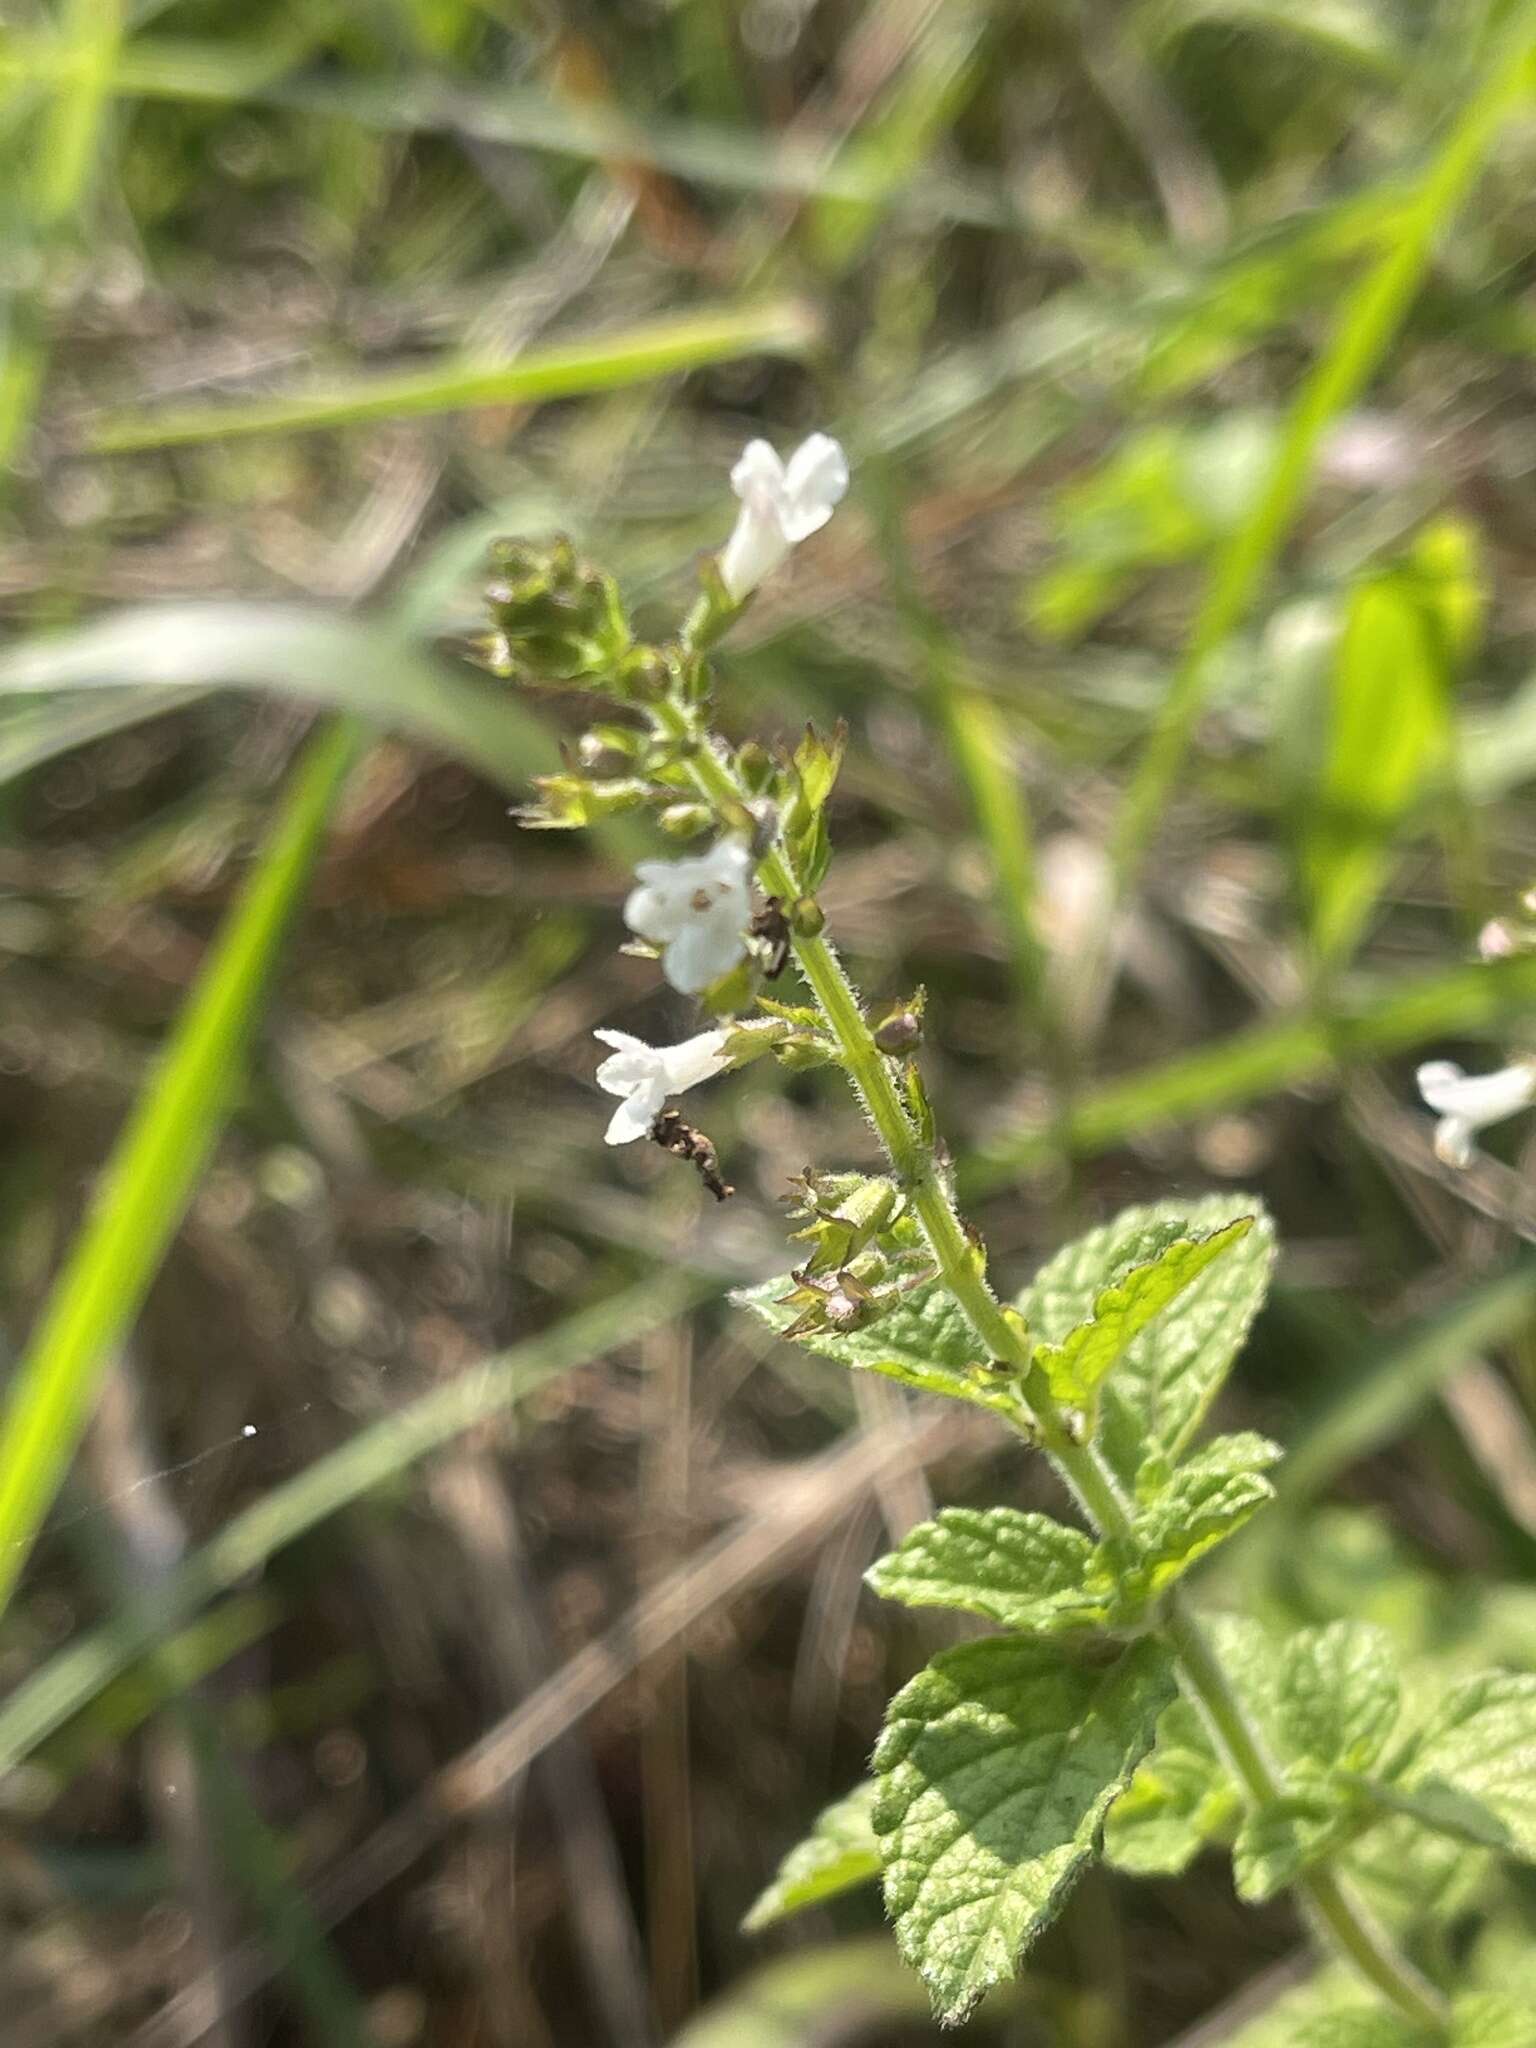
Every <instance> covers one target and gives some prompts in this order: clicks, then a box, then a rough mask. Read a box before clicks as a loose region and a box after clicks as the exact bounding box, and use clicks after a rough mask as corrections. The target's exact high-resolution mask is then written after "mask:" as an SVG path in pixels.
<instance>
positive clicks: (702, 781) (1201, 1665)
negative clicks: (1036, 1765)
mask: <svg viewBox="0 0 1536 2048" xmlns="http://www.w3.org/2000/svg"><path fill="white" fill-rule="evenodd" d="M653 717H654V721H655V724H656V727H657V730H658V732H660V733H661V734H663V735H665V736H666V737H667V738H669V739H671V740H674V741H677V740H681V741H684V742H688V743H691V750H690V751H689V753H688V755H687V761H688V766H689V771H690V774H691V777H692V780H693V783H694V786H695V788H696V789H697V790H698V791H699V793H700V795H701V796H703V797H704V798H705V799H706V800H707V801H708V802H709V804H710V805H711V806H712V808H714V809H715V810H716V811H717V812H724V813H726V814H730V813H732V812H739V811H740V809H741V807H742V806H743V805H744V804H745V803H746V802H747V792H746V790H745V789H744V788H743V787H742V785H741V784H740V782H739V781H738V779H737V777H736V775H735V774H734V772H733V770H732V769H731V767H730V766H729V764H728V763H727V762H726V761H725V760H724V759H723V758H722V757H721V755H720V754H719V753H718V752H716V750H715V748H714V747H713V745H712V744H711V742H710V740H709V738H708V736H707V735H706V734H705V733H704V732H703V731H702V730H701V727H700V723H699V721H698V719H697V717H696V715H695V714H694V713H693V712H692V711H691V710H690V709H689V708H687V707H685V706H683V705H680V704H676V703H673V702H671V701H668V702H666V703H664V704H661V705H658V706H656V707H655V709H654V711H653ZM758 876H759V879H760V881H761V882H762V885H763V887H764V888H765V889H766V890H768V891H769V892H770V893H771V894H772V895H774V896H777V897H778V898H780V899H781V901H783V902H785V903H786V904H788V903H793V902H795V901H797V900H798V899H799V897H800V896H801V894H802V891H801V888H800V884H799V878H798V877H797V876H796V875H795V873H794V871H793V869H792V867H791V866H790V863H789V861H788V859H787V857H786V856H785V854H784V851H783V849H782V847H780V846H778V845H777V844H775V845H773V846H770V847H769V848H768V850H767V851H766V852H765V853H764V854H763V856H762V857H761V859H760V861H759V864H758ZM793 944H794V952H795V958H796V961H797V963H798V965H799V968H800V972H801V974H802V976H803V977H804V979H805V981H806V984H807V985H808V987H809V988H810V991H811V993H812V994H813V995H814V996H815V998H816V1001H817V1003H818V1004H819V1006H820V1008H821V1011H822V1014H823V1016H824V1017H825V1019H826V1022H827V1026H828V1028H829V1030H830V1031H831V1033H832V1035H833V1037H834V1038H835V1039H836V1041H837V1045H838V1050H839V1052H840V1053H841V1055H842V1060H843V1064H844V1066H845V1067H846V1069H847V1072H848V1076H849V1079H850V1081H851V1083H852V1085H853V1088H854V1092H855V1093H856V1094H857V1096H858V1098H859V1100H860V1101H861V1102H862V1104H863V1106H864V1108H865V1110H866V1112H867V1113H868V1115H869V1119H870V1121H871V1123H872V1124H873V1125H874V1127H875V1130H876V1132H877V1134H878V1136H879V1138H880V1141H881V1144H882V1145H883V1146H884V1148H885V1151H886V1154H887V1156H888V1157H889V1159H890V1162H891V1165H892V1167H893V1168H894V1170H895V1172H896V1175H897V1178H898V1180H899V1181H900V1183H901V1185H902V1187H903V1189H904V1191H905V1193H906V1196H907V1200H908V1201H909V1203H910V1204H911V1208H912V1213H913V1214H914V1215H915V1217H916V1218H917V1221H918V1223H919V1225H920V1227H921V1229H922V1232H923V1235H924V1237H925V1239H926V1240H927V1243H928V1247H929V1249H930V1251H931V1252H932V1254H933V1257H934V1262H935V1264H936V1265H937V1267H938V1272H939V1279H940V1282H941V1284H942V1285H943V1286H944V1287H945V1288H946V1289H947V1291H948V1293H949V1294H950V1296H951V1298H952V1299H953V1300H954V1301H955V1302H956V1304H957V1305H958V1306H959V1308H960V1309H961V1311H962V1312H963V1314H964V1315H965V1317H966V1320H967V1321H968V1322H969V1324H970V1325H971V1328H972V1330H973V1331H974V1332H975V1335H976V1337H977V1340H978V1342H979V1343H980V1344H981V1345H982V1346H983V1348H984V1350H985V1351H986V1353H987V1355H988V1356H989V1357H990V1358H994V1359H996V1360H998V1361H999V1362H1000V1363H1001V1364H1003V1365H1006V1366H1009V1367H1011V1368H1013V1369H1014V1370H1015V1371H1017V1372H1018V1373H1019V1374H1020V1376H1022V1375H1024V1374H1025V1373H1027V1372H1028V1370H1029V1366H1030V1357H1029V1343H1028V1338H1027V1336H1026V1335H1025V1333H1024V1331H1023V1330H1022V1329H1021V1327H1020V1326H1019V1325H1018V1323H1017V1322H1016V1320H1014V1319H1013V1318H1011V1317H1010V1316H1009V1315H1008V1314H1007V1313H1006V1312H1005V1310H1004V1308H1003V1304H1002V1303H1001V1302H1000V1301H999V1300H998V1298H997V1296H996V1295H995V1294H994V1293H993V1291H992V1288H991V1286H990V1285H989V1284H988V1281H987V1278H986V1274H985V1271H984V1269H983V1266H982V1264H981V1262H980V1261H979V1260H978V1259H977V1258H976V1256H975V1248H974V1242H973V1240H972V1238H971V1235H970V1233H969V1232H968V1231H967V1229H966V1225H965V1222H964V1220H963V1218H962V1217H961V1215H960V1212H959V1210H958V1209H957V1208H956V1206H955V1201H954V1197H953V1194H952V1193H951V1190H950V1186H949V1183H948V1180H947V1178H946V1176H945V1174H944V1172H943V1170H942V1169H941V1167H940V1165H939V1162H938V1159H937V1158H936V1156H935V1154H934V1150H933V1148H932V1146H931V1145H929V1144H928V1143H926V1142H925V1140H924V1138H923V1137H922V1135H921V1133H920V1132H919V1131H918V1130H917V1128H916V1127H915V1125H914V1124H913V1122H912V1119H911V1116H910V1115H909V1114H908V1111H907V1108H906V1105H905V1103H904V1102H903V1100H902V1097H901V1094H900V1092H899V1090H898V1088H897V1085H896V1081H895V1078H894V1073H893V1068H892V1063H891V1061H890V1060H889V1059H888V1058H887V1057H886V1055H885V1054H884V1053H882V1052H881V1050H880V1048H879V1047H878V1046H877V1045H876V1043H875V1040H874V1035H873V1033H872V1032H871V1030H870V1027H869V1023H868V1020H867V1019H866V1017H865V1014H864V1009H863V1005H862V1004H861V1002H860V1000H859V997H858V994H857V991H856V990H855V988H854V986H853V983H852V982H851V981H850V979H849V977H848V974H847V971H846V970H845V969H844V967H843V964H842V962H841V960H839V958H838V956H837V953H836V951H835V949H834V948H833V946H832V944H831V941H830V940H829V939H828V938H827V937H826V935H825V934H824V933H820V932H818V933H816V934H814V935H803V934H797V935H796V936H795V938H794V941H793ZM1031 1394H1032V1399H1033V1420H1034V1425H1035V1428H1036V1430H1037V1432H1038V1435H1039V1438H1040V1442H1041V1445H1042V1447H1043V1448H1044V1450H1045V1452H1046V1455H1047V1456H1048V1457H1049V1458H1050V1460H1051V1462H1052V1463H1053V1464H1054V1466H1055V1467H1056V1469H1057V1471H1058V1472H1059V1473H1060V1475H1061V1477H1062V1479H1063V1480H1064V1481H1065V1483H1066V1485H1067V1486H1068V1487H1069V1489H1070V1490H1071V1492H1072V1494H1073V1495H1074V1497H1075V1498H1076V1500H1077V1501H1078V1503H1079V1505H1080V1506H1081V1508H1082V1510H1083V1512H1084V1514H1085V1515H1086V1516H1087V1518H1088V1519H1089V1521H1090V1522H1092V1523H1093V1525H1094V1526H1095V1527H1096V1528H1097V1529H1098V1531H1099V1533H1100V1534H1101V1535H1108V1536H1123V1535H1125V1534H1126V1533H1127V1532H1128V1530H1129V1527H1130V1509H1129V1507H1128V1505H1127V1503H1126V1500H1125V1498H1124V1495H1123V1494H1122V1492H1121V1490H1120V1487H1119V1484H1118V1483H1117V1481H1116V1479H1115V1476H1114V1474H1113V1473H1112V1472H1111V1471H1110V1469H1109V1467H1108V1466H1107V1464H1106V1463H1105V1462H1104V1460H1103V1458H1102V1457H1101V1456H1100V1455H1099V1453H1098V1451H1097V1450H1096V1449H1095V1448H1094V1446H1093V1445H1091V1444H1083V1443H1080V1442H1078V1441H1077V1439H1076V1438H1075V1437H1074V1435H1073V1433H1072V1431H1071V1429H1070V1428H1069V1426H1068V1422H1067V1419H1066V1417H1065V1415H1064V1414H1063V1413H1062V1411H1061V1410H1060V1409H1059V1408H1058V1407H1057V1406H1056V1404H1055V1403H1054V1402H1053V1401H1052V1400H1051V1398H1050V1396H1049V1395H1048V1394H1047V1393H1046V1392H1045V1391H1044V1390H1043V1389H1041V1388H1039V1387H1038V1382H1037V1383H1036V1384H1035V1385H1034V1386H1032V1388H1031ZM1164 1633H1165V1635H1166V1638H1167V1640H1168V1642H1169V1645H1170V1647H1171V1648H1172V1650H1173V1652H1174V1656H1175V1659H1176V1662H1177V1667H1178V1673H1179V1679H1180V1683H1181V1685H1182V1686H1183V1688H1184V1690H1185V1692H1186V1693H1187V1694H1188V1696H1189V1697H1190V1699H1191V1700H1192V1701H1193V1702H1194V1704H1195V1706H1196V1708H1197V1709H1198V1711H1199V1712H1200V1714H1201V1716H1202V1718H1203V1719H1204V1721H1205V1723H1206V1725H1207V1727H1208V1728H1209V1730H1210V1732H1211V1735H1212V1737H1213V1739H1214V1740H1215V1741H1216V1743H1217V1745H1218V1747H1219V1749H1220V1751H1221V1753H1222V1754H1223V1755H1224V1756H1225V1758H1226V1760H1227V1763H1228V1765H1229V1766H1230V1768H1231V1770H1232V1772H1233V1775H1234V1776H1235V1777H1236V1779H1237V1781H1238V1783H1239V1784H1240V1785H1241V1787H1242V1789H1243V1791H1244V1794H1245V1795H1246V1797H1247V1798H1248V1800H1249V1801H1250V1803H1251V1804H1253V1805H1259V1804H1262V1803H1265V1802H1268V1801H1271V1800H1274V1799H1277V1798H1279V1797H1281V1796H1282V1795H1283V1794H1284V1791H1285V1783H1284V1779H1283V1777H1282V1775H1281V1773H1280V1771H1279V1770H1278V1769H1277V1767H1276V1765H1275V1764H1274V1762H1273V1761H1272V1760H1271V1759H1270V1757H1269V1755H1268V1753H1267V1751H1266V1749H1265V1746H1264V1742H1263V1738H1262V1736H1261V1735H1260V1733H1259V1731H1258V1729H1257V1728H1255V1727H1254V1725H1253V1723H1252V1721H1251V1720H1250V1719H1249V1716H1248V1713H1247V1710H1246V1708H1245V1707H1244V1705H1243V1702H1242V1700H1241V1698H1240V1697H1239V1695H1238V1693H1237V1691H1236V1690H1235V1688H1234V1687H1233V1685H1232V1683H1231V1681H1230V1679H1229V1678H1228V1676H1227V1674H1226V1672H1225V1671H1224V1669H1223V1668H1222V1665H1221V1661H1220V1659H1219V1658H1218V1656H1217V1654H1216V1651H1215V1648H1214V1646H1213V1645H1212V1643H1211V1641H1210V1638H1209V1636H1208V1635H1207V1634H1206V1632H1205V1630H1204V1629H1203V1628H1202V1627H1201V1624H1200V1621H1199V1618H1198V1616H1197V1615H1196V1614H1195V1612H1194V1610H1193V1609H1192V1608H1191V1607H1190V1606H1189V1605H1188V1603H1187V1602H1186V1601H1185V1600H1183V1599H1182V1598H1181V1597H1180V1596H1179V1595H1178V1594H1177V1593H1175V1594H1174V1595H1173V1597H1172V1598H1171V1599H1170V1600H1169V1603H1168V1607H1167V1613H1166V1619H1165V1625H1164ZM1296 1889H1297V1891H1298V1893H1299V1895H1300V1897H1301V1899H1302V1902H1303V1904H1304V1905H1305V1907H1306V1910H1307V1913H1308V1917H1309V1918H1310V1920H1311V1922H1312V1924H1313V1926H1314V1928H1315V1929H1316V1930H1317V1932H1318V1934H1319V1935H1320V1936H1321V1937H1322V1939H1323V1940H1324V1941H1325V1942H1327V1943H1328V1944H1329V1945H1331V1946H1332V1947H1333V1948H1334V1949H1335V1950H1336V1951H1337V1952H1338V1954H1339V1955H1340V1956H1342V1957H1344V1958H1345V1959H1347V1960H1348V1961H1349V1962H1350V1963H1351V1964H1352V1965H1353V1966H1354V1967H1355V1969H1356V1970H1357V1971H1358V1972H1359V1973H1360V1974H1361V1975H1362V1976H1363V1977H1364V1978H1365V1979H1366V1980H1367V1982H1369V1983H1370V1984H1371V1985H1372V1986H1373V1987H1374V1988H1375V1989H1376V1990H1377V1991H1379V1992H1380V1993H1381V1994H1382V1996H1383V1997H1384V1998H1386V1999H1387V2000H1388V2001H1389V2002H1390V2003H1391V2004H1392V2005H1393V2006H1395V2007H1396V2009H1397V2010H1398V2011H1399V2012H1400V2013H1402V2014H1403V2015H1404V2016H1405V2017H1407V2018H1408V2019H1411V2020H1412V2021H1414V2022H1415V2023H1416V2024H1417V2025H1420V2026H1427V2027H1431V2028H1434V2029H1437V2030H1443V2029H1444V2027H1445V2024H1446V2006H1445V2002H1444V2000H1443V1999H1442V1998H1441V1997H1440V1995H1439V1993H1438V1992H1437V1991H1436V1990H1435V1988H1434V1987H1433V1985H1431V1984H1430V1983H1429V1982H1428V1981H1427V1980H1426V1979H1425V1978H1424V1977H1423V1976H1421V1974H1420V1973H1419V1972H1418V1971H1417V1970H1416V1969H1415V1968H1414V1966H1413V1965H1412V1964H1411V1963H1410V1962H1409V1961H1408V1960H1407V1958H1406V1957H1404V1956H1401V1955H1399V1954H1398V1953H1397V1951H1396V1950H1395V1949H1394V1948H1393V1946H1392V1943H1391V1941H1390V1940H1389V1938H1388V1936H1387V1935H1386V1933H1385V1932H1384V1930H1383V1929H1382V1928H1380V1927H1379V1926H1378V1925H1377V1924H1376V1922H1375V1921H1374V1919H1373V1918H1372V1917H1371V1915H1370V1913H1369V1912H1368V1910H1367V1909H1366V1907H1365V1906H1364V1904H1363V1903H1362V1901H1360V1900H1359V1899H1357V1898H1356V1897H1355V1896H1354V1895H1353V1894H1352V1892H1351V1891H1350V1890H1349V1889H1348V1887H1347V1886H1346V1885H1345V1884H1344V1882H1343V1881H1342V1880H1341V1879H1340V1878H1339V1877H1337V1876H1336V1875H1335V1874H1334V1873H1332V1872H1331V1871H1327V1870H1319V1871H1310V1872H1307V1873H1304V1874H1303V1876H1302V1877H1300V1878H1299V1879H1298V1880H1297V1885H1296Z"/></svg>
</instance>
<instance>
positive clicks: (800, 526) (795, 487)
mask: <svg viewBox="0 0 1536 2048" xmlns="http://www.w3.org/2000/svg"><path fill="white" fill-rule="evenodd" d="M731 489H732V490H733V491H734V492H735V493H736V495H737V497H738V498H740V500H741V510H740V512H739V513H738V514H737V515H736V525H735V529H734V531H733V532H732V534H731V537H730V539H729V540H728V541H727V542H726V544H725V549H724V551H723V553H722V554H721V556H720V577H721V581H722V582H723V583H724V584H725V587H726V589H727V590H728V591H729V592H730V594H731V596H732V597H733V598H735V600H736V602H737V603H738V604H740V602H741V601H742V599H743V598H745V597H750V596H751V594H752V592H753V591H754V590H756V588H757V586H758V585H759V583H761V582H762V580H763V578H764V577H765V576H771V575H772V574H773V572H774V570H775V569H777V568H778V567H779V565H780V564H781V563H782V562H784V561H785V560H786V559H787V557H788V555H789V551H790V549H791V548H793V547H796V546H798V544H799V543H800V542H801V541H803V540H806V539H808V538H809V537H810V535H811V534H813V533H817V532H819V531H820V529H821V528H822V527H823V526H825V525H826V523H827V521H828V520H829V519H830V518H831V517H832V514H833V512H834V510H835V509H836V508H837V506H838V505H839V504H841V502H842V499H843V495H844V493H845V492H846V491H847V489H848V458H847V456H846V455H845V454H844V453H843V451H842V447H841V445H840V444H839V443H838V442H836V441H834V440H833V439H832V437H831V435H830V434H812V435H811V437H810V439H809V440H808V441H802V442H801V443H800V446H799V447H798V448H797V449H796V450H795V452H794V454H793V455H791V457H790V458H789V461H788V463H787V464H786V463H783V462H780V460H779V458H778V456H777V455H776V454H775V453H774V451H773V449H772V448H770V447H769V445H768V443H767V442H766V441H749V442H748V443H747V445H746V447H745V448H744V449H743V450H742V453H741V458H740V460H739V461H738V462H737V464H736V467H735V468H734V469H733V470H732V471H731Z"/></svg>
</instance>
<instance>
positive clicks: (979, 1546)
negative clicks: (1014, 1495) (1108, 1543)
mask: <svg viewBox="0 0 1536 2048" xmlns="http://www.w3.org/2000/svg"><path fill="white" fill-rule="evenodd" d="M1093 1557H1094V1545H1093V1542H1092V1540H1091V1539H1090V1538H1089V1537H1087V1536H1084V1535H1083V1534H1082V1533H1081V1532H1080V1531H1079V1530H1077V1529H1069V1528H1067V1526H1066V1525H1065V1524H1064V1523H1062V1522H1057V1521H1054V1520H1052V1518H1051V1517H1050V1516H1049V1515H1031V1514H1024V1513H1022V1512H1021V1511H1020V1510H1019V1509H1017V1508H989V1509H986V1510H984V1511H983V1510H978V1509H973V1508H945V1509H943V1510H942V1512H941V1513H940V1514H939V1515H938V1516H937V1518H936V1519H935V1520H933V1521H931V1522H919V1523H918V1525H917V1527H916V1528H915V1529H912V1530H910V1531H909V1532H908V1534H907V1536H906V1537H905V1538H904V1539H903V1541H902V1543H901V1544H900V1546H899V1548H897V1549H896V1550H893V1551H892V1552H891V1553H890V1555H889V1556H888V1557H882V1558H881V1559H880V1561H879V1563H878V1564H876V1565H875V1566H873V1568H872V1569H871V1570H870V1572H869V1575H868V1578H869V1584H870V1585H871V1586H872V1587H873V1588H874V1590H875V1591H876V1592H877V1593H879V1594H880V1595H881V1596H882V1597H883V1598H884V1599H887V1600H900V1601H902V1602H903V1603H904V1604H905V1605H906V1606H908V1607H961V1608H964V1609H965V1610H966V1611H967V1612H968V1613H970V1614H981V1615H985V1616H986V1618H987V1620H988V1621H996V1622H1000V1623H1001V1624H1002V1626H1003V1627H1004V1628H1011V1629H1018V1630H1020V1631H1022V1632H1024V1633H1026V1634H1041V1635H1049V1634H1055V1633H1059V1632H1061V1631H1062V1630H1065V1629H1073V1628H1085V1627H1091V1626H1093V1625H1094V1624H1095V1623H1096V1622H1099V1621H1102V1620H1103V1618H1104V1614H1105V1607H1104V1605H1103V1603H1102V1601H1095V1600H1093V1599H1092V1598H1091V1597H1090V1595H1089V1594H1088V1593H1087V1592H1086V1591H1085V1590H1084V1581H1085V1579H1086V1577H1087V1575H1088V1572H1089V1569H1090V1567H1091V1564H1092V1561H1093Z"/></svg>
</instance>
